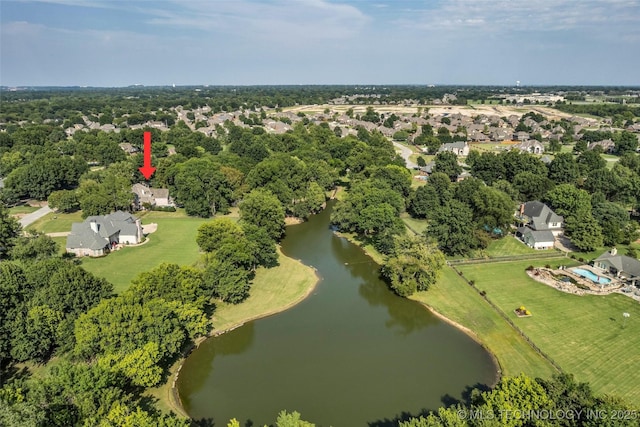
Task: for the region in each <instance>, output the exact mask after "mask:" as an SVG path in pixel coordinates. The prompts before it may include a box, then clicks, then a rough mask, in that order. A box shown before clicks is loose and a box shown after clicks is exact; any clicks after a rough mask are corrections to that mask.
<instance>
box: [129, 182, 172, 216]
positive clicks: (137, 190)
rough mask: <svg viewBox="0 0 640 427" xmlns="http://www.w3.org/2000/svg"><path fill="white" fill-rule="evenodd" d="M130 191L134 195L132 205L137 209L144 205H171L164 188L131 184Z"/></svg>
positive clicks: (167, 191) (167, 192) (166, 190)
mask: <svg viewBox="0 0 640 427" xmlns="http://www.w3.org/2000/svg"><path fill="white" fill-rule="evenodd" d="M131 191H132V192H133V194H134V195H135V200H134V202H133V203H134V207H135V208H136V209H137V210H139V209H142V208H143V206H144V205H150V206H159V207H167V206H173V202H172V200H171V198H170V197H169V190H168V189H166V188H149V187H147V186H146V185H144V184H133V185H132V186H131Z"/></svg>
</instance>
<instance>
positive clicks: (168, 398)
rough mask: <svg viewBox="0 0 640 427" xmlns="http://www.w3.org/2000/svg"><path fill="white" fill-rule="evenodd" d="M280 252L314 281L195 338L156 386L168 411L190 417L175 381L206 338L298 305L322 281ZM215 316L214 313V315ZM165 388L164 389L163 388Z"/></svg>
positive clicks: (316, 271)
mask: <svg viewBox="0 0 640 427" xmlns="http://www.w3.org/2000/svg"><path fill="white" fill-rule="evenodd" d="M280 254H281V255H282V256H283V257H286V258H288V259H290V260H292V261H294V262H296V263H299V264H301V265H303V266H305V267H307V268H310V269H312V270H313V274H314V276H315V280H314V282H313V283H312V284H311V285H310V286H308V287H307V289H305V291H304V293H303V294H301V295H300V296H298V297H297V298H295V299H293V300H291V301H289V302H288V303H287V304H285V305H283V306H280V307H277V308H274V309H271V310H267V311H265V312H262V313H258V314H255V315H253V316H248V317H246V318H242V319H240V320H238V321H236V322H234V323H232V324H231V325H224V328H223V329H212V330H211V331H210V332H209V334H207V336H203V337H199V338H198V339H196V340H195V342H194V343H193V344H192V345H191V346H189V348H187V349H186V350H185V351H184V353H183V355H182V357H181V358H180V359H179V360H178V361H176V363H174V365H173V366H171V368H169V377H168V379H167V381H166V382H165V383H164V384H162V385H161V386H159V387H157V388H158V389H159V390H160V391H161V395H164V396H163V397H164V401H165V403H166V405H167V407H168V409H169V410H170V411H173V412H175V413H176V414H178V415H180V416H182V417H185V418H189V419H191V417H190V416H189V414H188V413H187V411H186V410H185V409H184V405H183V404H182V400H181V398H180V394H179V392H178V388H177V387H176V383H177V382H178V378H179V376H180V371H181V370H182V367H183V365H184V363H185V361H186V360H187V358H188V357H189V355H190V354H191V353H192V352H193V351H194V350H196V349H197V348H198V347H200V345H201V344H202V343H203V342H205V341H207V340H208V339H211V338H215V337H219V336H221V335H223V334H225V333H227V332H231V331H233V330H234V329H237V328H239V327H241V326H243V325H245V324H246V323H248V322H253V321H255V320H259V319H264V318H266V317H270V316H274V315H276V314H279V313H282V312H285V311H287V310H290V309H291V308H293V307H295V306H296V305H298V304H299V303H301V302H302V301H304V300H305V299H307V298H308V297H309V296H310V295H311V294H312V293H313V291H314V290H315V289H316V288H317V287H318V284H319V283H320V282H321V281H322V277H321V276H320V275H319V274H318V270H317V269H316V268H315V267H312V266H308V265H306V264H304V263H303V262H302V261H300V260H299V259H296V258H292V257H289V256H287V255H285V254H284V253H282V252H280ZM213 317H215V313H214V316H213ZM213 317H212V318H213ZM163 389H165V390H163Z"/></svg>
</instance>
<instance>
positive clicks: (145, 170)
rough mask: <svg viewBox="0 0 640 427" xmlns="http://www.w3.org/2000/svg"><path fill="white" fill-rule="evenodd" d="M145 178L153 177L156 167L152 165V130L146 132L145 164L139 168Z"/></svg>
mask: <svg viewBox="0 0 640 427" xmlns="http://www.w3.org/2000/svg"><path fill="white" fill-rule="evenodd" d="M138 170H139V171H140V173H141V174H142V175H143V176H144V178H145V179H149V178H151V175H153V173H154V172H155V171H156V168H154V167H153V166H151V132H145V133H144V166H143V167H141V168H138Z"/></svg>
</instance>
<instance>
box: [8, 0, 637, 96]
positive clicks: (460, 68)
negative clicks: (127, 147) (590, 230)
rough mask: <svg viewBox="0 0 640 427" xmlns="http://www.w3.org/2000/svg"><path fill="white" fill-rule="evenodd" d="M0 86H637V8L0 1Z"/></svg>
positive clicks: (448, 2) (482, 2) (604, 2)
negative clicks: (516, 82) (517, 82)
mask: <svg viewBox="0 0 640 427" xmlns="http://www.w3.org/2000/svg"><path fill="white" fill-rule="evenodd" d="M0 22H1V28H0V84H2V85H6V86H18V85H61V86H68V85H81V86H84V85H89V86H126V85H131V84H145V85H169V84H174V83H175V84H176V85H190V84H211V85H236V84H237V85H248V84H366V83H370V84H383V83H384V84H490V85H510V84H513V83H514V82H515V81H516V80H520V81H521V82H522V84H523V85H539V84H569V85H640V0H423V1H417V0H386V1H385V0H350V1H347V0H343V1H340V0H264V1H258V0H209V1H199V0H191V1H182V0H161V1H135V0H133V1H126V0H47V1H17V0H2V1H1V2H0Z"/></svg>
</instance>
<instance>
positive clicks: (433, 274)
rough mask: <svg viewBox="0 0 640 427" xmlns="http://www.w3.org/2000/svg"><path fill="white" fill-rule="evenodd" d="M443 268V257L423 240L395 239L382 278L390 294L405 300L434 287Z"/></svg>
mask: <svg viewBox="0 0 640 427" xmlns="http://www.w3.org/2000/svg"><path fill="white" fill-rule="evenodd" d="M443 266H444V255H442V252H440V251H439V250H438V249H437V248H436V247H435V245H432V244H429V243H427V242H426V240H425V239H424V237H419V236H406V235H405V236H396V237H395V239H394V251H393V252H392V254H391V256H390V257H389V259H388V260H387V261H386V262H385V264H384V266H383V267H382V275H383V276H384V277H385V278H386V279H387V281H388V282H389V285H390V286H391V289H393V291H394V292H396V293H397V294H398V295H400V296H405V297H406V296H409V295H412V294H413V293H415V292H418V291H426V290H427V289H429V287H430V286H431V285H433V284H435V282H436V281H437V280H438V277H439V275H440V271H441V270H442V267H443Z"/></svg>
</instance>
